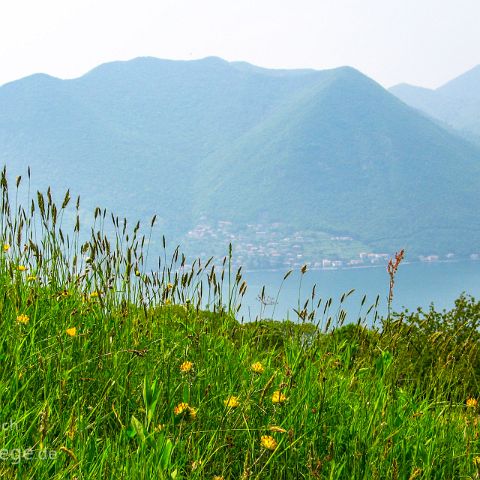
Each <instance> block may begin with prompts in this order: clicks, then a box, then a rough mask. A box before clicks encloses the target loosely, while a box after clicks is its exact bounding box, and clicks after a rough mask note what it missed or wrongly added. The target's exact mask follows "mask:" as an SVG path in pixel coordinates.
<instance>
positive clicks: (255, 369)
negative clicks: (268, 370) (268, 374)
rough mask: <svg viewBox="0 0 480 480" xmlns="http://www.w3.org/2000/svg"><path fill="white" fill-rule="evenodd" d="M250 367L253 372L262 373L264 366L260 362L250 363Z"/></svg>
mask: <svg viewBox="0 0 480 480" xmlns="http://www.w3.org/2000/svg"><path fill="white" fill-rule="evenodd" d="M250 369H251V370H252V372H253V373H263V372H264V371H265V368H263V365H262V364H261V363H260V362H255V363H252V366H251V367H250Z"/></svg>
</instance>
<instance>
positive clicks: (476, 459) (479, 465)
mask: <svg viewBox="0 0 480 480" xmlns="http://www.w3.org/2000/svg"><path fill="white" fill-rule="evenodd" d="M473 464H474V465H475V466H476V467H477V468H480V457H478V456H477V457H473Z"/></svg>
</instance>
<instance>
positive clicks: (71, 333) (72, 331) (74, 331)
mask: <svg viewBox="0 0 480 480" xmlns="http://www.w3.org/2000/svg"><path fill="white" fill-rule="evenodd" d="M65 332H66V333H67V335H68V336H70V337H74V336H75V335H76V334H77V329H76V327H71V328H67V329H66V330H65Z"/></svg>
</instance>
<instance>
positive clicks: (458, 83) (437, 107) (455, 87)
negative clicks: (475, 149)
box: [390, 65, 480, 143]
mask: <svg viewBox="0 0 480 480" xmlns="http://www.w3.org/2000/svg"><path fill="white" fill-rule="evenodd" d="M390 92H391V93H393V94H394V95H396V96H397V97H398V98H400V99H401V100H402V101H404V102H405V103H407V104H408V105H410V106H412V107H414V108H417V109H419V110H421V111H423V112H424V113H426V114H428V115H430V116H431V117H433V118H435V119H437V120H439V121H441V122H443V123H444V124H445V125H447V126H450V127H452V128H454V129H457V130H458V131H459V132H460V133H461V134H462V135H464V136H465V137H467V138H468V139H470V140H473V141H476V142H478V143H480V65H479V66H477V67H475V68H473V69H472V70H469V71H468V72H466V73H464V74H463V75H460V76H459V77H457V78H455V79H453V80H451V81H450V82H448V83H446V84H445V85H443V86H441V87H439V88H437V89H435V90H431V89H428V88H421V87H415V86H413V85H408V84H400V85H396V86H395V87H392V88H391V89H390Z"/></svg>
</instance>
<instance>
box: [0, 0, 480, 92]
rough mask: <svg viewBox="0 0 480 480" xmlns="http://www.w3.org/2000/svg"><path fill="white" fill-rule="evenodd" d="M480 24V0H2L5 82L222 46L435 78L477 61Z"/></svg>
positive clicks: (211, 51) (429, 82)
mask: <svg viewBox="0 0 480 480" xmlns="http://www.w3.org/2000/svg"><path fill="white" fill-rule="evenodd" d="M479 25H480V0H295V1H287V0H236V1H233V0H203V1H202V0H135V1H133V0H129V1H127V0H0V84H3V83H5V82H8V81H11V80H14V79H17V78H20V77H22V76H26V75H30V74H32V73H36V72H45V73H49V74H51V75H55V76H58V77H61V78H71V77H76V76H79V75H82V74H83V73H85V72H87V71H88V70H90V69H91V68H93V67H95V66H96V65H98V64H100V63H104V62H108V61H112V60H124V59H130V58H133V57H137V56H144V55H150V56H155V57H161V58H171V59H193V58H201V57H205V56H209V55H216V56H220V57H223V58H225V59H227V60H245V61H248V62H251V63H254V64H256V65H260V66H265V67H284V68H297V67H310V68H316V69H324V68H332V67H338V66H341V65H351V66H353V67H356V68H358V69H359V70H361V71H362V72H364V73H365V74H367V75H369V76H371V77H372V78H374V79H375V80H377V81H378V82H380V83H381V84H383V85H385V86H391V85H393V84H395V83H399V82H409V83H413V84H416V85H421V86H426V87H436V86H439V85H441V84H442V83H444V82H446V81H447V80H449V79H451V78H453V77H455V76H457V75H459V74H460V73H463V72H464V71H466V70H468V69H470V68H472V67H473V66H475V65H477V64H479V63H480V27H479Z"/></svg>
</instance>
